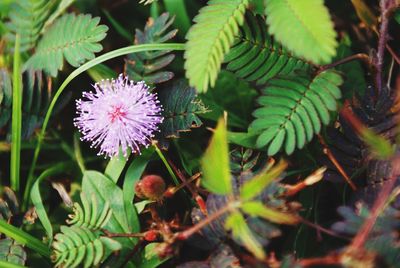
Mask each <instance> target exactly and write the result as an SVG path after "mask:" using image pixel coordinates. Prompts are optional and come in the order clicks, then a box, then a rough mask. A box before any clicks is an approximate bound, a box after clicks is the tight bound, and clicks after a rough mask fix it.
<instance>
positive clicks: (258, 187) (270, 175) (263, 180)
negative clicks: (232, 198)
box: [240, 160, 287, 200]
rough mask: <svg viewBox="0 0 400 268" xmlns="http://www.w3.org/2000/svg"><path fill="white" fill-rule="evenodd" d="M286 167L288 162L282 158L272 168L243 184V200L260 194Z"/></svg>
mask: <svg viewBox="0 0 400 268" xmlns="http://www.w3.org/2000/svg"><path fill="white" fill-rule="evenodd" d="M286 167H287V163H286V162H285V161H283V160H281V161H280V162H279V163H278V164H277V165H276V166H274V167H272V168H271V169H270V170H267V171H262V172H261V173H260V174H258V175H256V176H254V177H253V178H252V179H251V180H250V181H247V182H246V183H245V184H243V186H242V188H241V191H240V198H241V199H243V200H249V199H252V198H254V197H256V196H257V195H259V194H260V193H261V192H262V191H263V190H264V188H265V187H267V186H268V185H269V184H270V183H271V182H272V181H273V180H274V179H276V178H278V177H279V175H281V173H282V172H283V171H284V170H285V169H286Z"/></svg>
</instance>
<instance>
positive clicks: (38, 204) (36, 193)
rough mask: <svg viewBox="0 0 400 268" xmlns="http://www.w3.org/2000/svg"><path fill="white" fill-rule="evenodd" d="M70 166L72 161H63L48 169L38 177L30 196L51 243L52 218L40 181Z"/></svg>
mask: <svg viewBox="0 0 400 268" xmlns="http://www.w3.org/2000/svg"><path fill="white" fill-rule="evenodd" d="M70 167H71V164H70V163H65V162H62V163H60V164H57V165H55V166H53V167H51V168H48V169H46V170H45V171H43V172H42V173H41V174H40V176H39V177H38V178H37V179H36V181H35V183H34V184H33V186H32V190H31V192H30V198H31V200H32V204H33V205H34V206H35V209H36V213H37V215H38V218H39V220H40V222H41V223H42V225H43V228H44V229H45V231H46V234H47V237H48V239H49V243H51V241H52V239H53V226H52V224H51V222H50V219H49V217H48V215H47V212H46V209H45V207H44V205H43V199H42V195H41V193H40V183H41V182H42V181H43V180H45V179H47V178H49V177H51V176H55V175H58V174H60V173H62V172H65V171H66V170H68V169H70Z"/></svg>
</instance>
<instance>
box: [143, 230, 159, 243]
mask: <svg viewBox="0 0 400 268" xmlns="http://www.w3.org/2000/svg"><path fill="white" fill-rule="evenodd" d="M143 238H144V240H146V241H148V242H153V241H156V240H157V238H158V232H157V231H154V230H150V231H147V232H145V233H144V236H143Z"/></svg>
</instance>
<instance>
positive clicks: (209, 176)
mask: <svg viewBox="0 0 400 268" xmlns="http://www.w3.org/2000/svg"><path fill="white" fill-rule="evenodd" d="M228 155H229V154H228V143H227V133H226V126H225V122H224V120H223V119H221V120H219V122H218V125H217V128H216V129H215V132H214V135H213V137H212V139H211V142H210V145H209V147H208V148H207V150H206V152H205V154H204V156H203V159H202V162H201V166H202V171H203V179H202V185H203V186H204V187H205V188H207V189H208V190H209V191H211V192H212V193H214V194H218V195H225V196H226V197H225V198H226V201H225V202H227V203H225V206H224V207H222V208H220V209H219V210H217V212H214V213H220V212H221V210H228V211H229V212H228V211H227V212H228V213H227V215H226V216H225V219H224V224H223V226H224V229H226V230H227V231H231V232H232V236H233V238H234V239H235V240H237V241H238V242H239V244H242V245H243V246H244V247H246V248H247V249H248V250H249V251H250V252H252V253H253V254H254V255H255V256H256V257H257V258H259V259H264V258H265V253H264V251H263V249H262V246H261V244H260V242H259V241H258V239H257V238H256V236H255V234H254V232H253V231H252V229H251V228H250V227H249V225H248V224H249V223H248V222H247V220H246V218H247V217H254V218H261V219H264V220H266V221H269V222H273V223H278V224H296V223H298V222H299V218H298V216H296V215H294V214H291V213H287V212H282V211H279V210H278V209H277V208H274V207H273V206H272V205H271V204H270V205H269V206H268V205H265V204H264V203H263V202H261V201H260V200H259V199H257V197H259V196H260V194H262V192H263V191H264V189H265V188H266V187H267V186H268V185H270V184H271V183H272V181H273V180H274V179H276V178H277V177H279V176H280V174H281V173H282V172H283V170H284V169H285V168H286V166H287V164H286V163H285V162H280V163H279V164H278V165H276V166H275V167H271V166H269V167H267V169H266V170H263V171H262V172H260V173H259V174H257V175H255V176H254V177H252V178H250V179H248V180H247V181H245V182H244V183H243V184H241V185H240V186H239V188H238V189H237V188H236V189H235V187H234V186H233V185H234V184H233V182H232V175H231V171H230V167H229V158H228ZM235 192H236V193H235ZM270 231H271V233H273V231H275V230H274V229H273V228H271V229H270Z"/></svg>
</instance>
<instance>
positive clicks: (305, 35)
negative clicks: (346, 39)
mask: <svg viewBox="0 0 400 268" xmlns="http://www.w3.org/2000/svg"><path fill="white" fill-rule="evenodd" d="M265 13H266V16H267V23H268V25H269V32H270V33H271V34H273V35H274V36H275V38H276V39H277V40H278V41H279V42H281V43H282V44H283V45H284V46H286V47H287V48H288V49H289V50H290V51H292V52H293V54H294V55H297V56H299V57H304V58H305V59H307V60H310V61H312V62H314V63H316V64H321V63H327V62H329V61H330V60H331V59H332V57H333V56H335V55H336V47H337V41H336V32H335V30H334V28H333V23H332V21H331V19H330V16H329V11H328V9H327V8H326V7H325V6H324V1H323V0H285V1H282V0H266V9H265Z"/></svg>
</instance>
